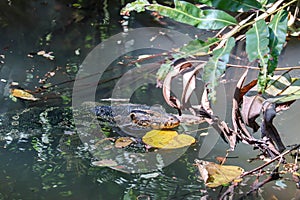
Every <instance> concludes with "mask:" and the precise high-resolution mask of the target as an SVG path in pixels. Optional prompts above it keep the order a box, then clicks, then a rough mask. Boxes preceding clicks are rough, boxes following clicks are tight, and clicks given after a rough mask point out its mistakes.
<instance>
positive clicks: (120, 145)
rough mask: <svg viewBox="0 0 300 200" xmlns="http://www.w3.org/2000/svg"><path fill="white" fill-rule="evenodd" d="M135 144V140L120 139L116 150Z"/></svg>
mask: <svg viewBox="0 0 300 200" xmlns="http://www.w3.org/2000/svg"><path fill="white" fill-rule="evenodd" d="M132 142H133V140H132V139H131V138H129V137H120V138H118V139H117V140H116V142H115V147H116V148H124V147H127V146H128V145H130V144H131V143H132Z"/></svg>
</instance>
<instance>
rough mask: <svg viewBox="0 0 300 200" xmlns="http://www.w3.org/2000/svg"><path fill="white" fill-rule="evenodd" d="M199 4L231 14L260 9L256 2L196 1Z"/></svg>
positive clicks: (251, 0)
mask: <svg viewBox="0 0 300 200" xmlns="http://www.w3.org/2000/svg"><path fill="white" fill-rule="evenodd" d="M197 2H199V3H204V4H206V5H208V6H212V7H215V8H218V9H221V10H229V11H231V12H246V11H248V10H257V9H260V8H261V4H260V3H259V2H257V1H256V0H238V1H228V0H218V1H215V0H198V1H197Z"/></svg>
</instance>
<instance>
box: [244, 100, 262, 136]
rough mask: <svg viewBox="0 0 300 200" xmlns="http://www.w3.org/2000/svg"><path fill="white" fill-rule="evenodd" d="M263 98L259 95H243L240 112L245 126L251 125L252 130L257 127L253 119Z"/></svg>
mask: <svg viewBox="0 0 300 200" xmlns="http://www.w3.org/2000/svg"><path fill="white" fill-rule="evenodd" d="M263 102H264V98H262V97H261V96H259V95H255V96H247V95H244V96H243V105H242V110H241V114H242V117H243V120H244V122H245V123H246V125H247V126H249V127H251V128H252V129H253V131H254V132H256V131H257V130H258V129H259V125H258V124H257V123H256V122H255V119H256V118H257V117H258V116H259V115H260V112H261V109H262V104H263Z"/></svg>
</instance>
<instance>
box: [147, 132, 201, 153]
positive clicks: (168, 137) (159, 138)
mask: <svg viewBox="0 0 300 200" xmlns="http://www.w3.org/2000/svg"><path fill="white" fill-rule="evenodd" d="M142 139H143V142H144V143H145V144H148V145H150V146H152V147H155V148H168V149H175V148H181V147H185V146H189V145H191V144H193V143H195V141H196V140H195V138H193V137H191V136H189V135H185V134H180V135H178V133H177V132H176V131H170V130H152V131H149V132H148V133H147V134H146V135H145V136H144V137H143V138H142Z"/></svg>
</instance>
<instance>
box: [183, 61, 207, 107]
mask: <svg viewBox="0 0 300 200" xmlns="http://www.w3.org/2000/svg"><path fill="white" fill-rule="evenodd" d="M204 65H205V63H202V64H199V65H197V66H196V67H193V68H191V67H190V68H191V70H190V71H188V72H185V73H184V74H183V92H182V96H181V102H182V104H183V105H185V104H187V103H188V101H189V99H190V97H191V95H192V93H193V91H194V90H195V88H196V75H197V74H198V73H199V70H200V69H202V68H203V67H204Z"/></svg>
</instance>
